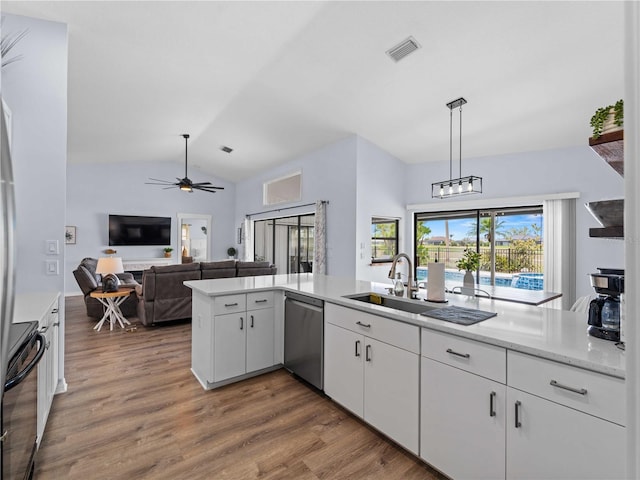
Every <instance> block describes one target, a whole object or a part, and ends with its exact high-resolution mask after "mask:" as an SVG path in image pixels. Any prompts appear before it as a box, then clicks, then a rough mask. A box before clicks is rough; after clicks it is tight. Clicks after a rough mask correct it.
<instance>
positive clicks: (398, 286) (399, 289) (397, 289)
mask: <svg viewBox="0 0 640 480" xmlns="http://www.w3.org/2000/svg"><path fill="white" fill-rule="evenodd" d="M393 293H394V294H395V296H396V297H401V296H403V295H404V283H402V278H401V277H400V273H399V272H398V274H397V275H396V280H395V282H394V284H393Z"/></svg>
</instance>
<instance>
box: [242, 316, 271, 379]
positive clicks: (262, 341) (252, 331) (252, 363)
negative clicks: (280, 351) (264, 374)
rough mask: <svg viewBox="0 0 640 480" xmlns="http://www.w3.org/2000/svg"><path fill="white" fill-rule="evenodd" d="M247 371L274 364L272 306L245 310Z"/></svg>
mask: <svg viewBox="0 0 640 480" xmlns="http://www.w3.org/2000/svg"><path fill="white" fill-rule="evenodd" d="M247 317H248V318H247V329H246V330H247V372H255V371H256V370H261V369H263V368H267V367H271V366H272V365H273V364H274V351H273V350H274V348H273V345H274V326H275V318H274V312H273V308H261V309H258V310H248V311H247Z"/></svg>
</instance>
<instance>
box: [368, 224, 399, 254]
mask: <svg viewBox="0 0 640 480" xmlns="http://www.w3.org/2000/svg"><path fill="white" fill-rule="evenodd" d="M397 254H398V220H397V219H393V218H377V217H374V218H372V219H371V263H382V262H390V261H392V260H393V257H394V256H396V255H397Z"/></svg>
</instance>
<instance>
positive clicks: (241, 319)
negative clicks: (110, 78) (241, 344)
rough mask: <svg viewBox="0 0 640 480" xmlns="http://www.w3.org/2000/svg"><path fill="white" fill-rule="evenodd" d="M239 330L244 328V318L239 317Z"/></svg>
mask: <svg viewBox="0 0 640 480" xmlns="http://www.w3.org/2000/svg"><path fill="white" fill-rule="evenodd" d="M240 330H244V318H242V317H240Z"/></svg>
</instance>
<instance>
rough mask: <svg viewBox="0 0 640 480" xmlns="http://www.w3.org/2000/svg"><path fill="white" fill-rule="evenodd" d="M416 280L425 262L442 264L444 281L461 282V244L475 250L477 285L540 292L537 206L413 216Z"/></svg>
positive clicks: (540, 221) (540, 217) (421, 277)
mask: <svg viewBox="0 0 640 480" xmlns="http://www.w3.org/2000/svg"><path fill="white" fill-rule="evenodd" d="M414 219H415V225H414V227H415V240H414V241H415V243H414V251H415V252H416V265H417V267H416V278H417V279H418V280H424V279H425V278H426V276H427V268H426V267H427V264H428V263H429V262H434V261H438V262H442V263H444V264H445V272H446V273H445V282H447V283H448V284H450V285H451V286H455V285H456V284H461V283H462V275H463V274H464V272H460V271H459V270H458V268H457V266H456V264H457V262H458V260H459V259H460V258H461V257H462V255H463V253H464V250H465V248H469V249H471V250H474V251H476V252H480V254H481V257H480V268H479V269H478V271H477V272H474V274H475V277H476V284H479V285H480V288H481V287H482V285H491V286H499V287H511V288H522V289H526V290H543V285H544V255H543V253H544V248H543V247H544V245H543V238H544V237H543V231H542V230H543V210H542V206H533V207H514V208H503V209H485V210H466V211H458V212H435V213H417V214H415V217H414Z"/></svg>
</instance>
